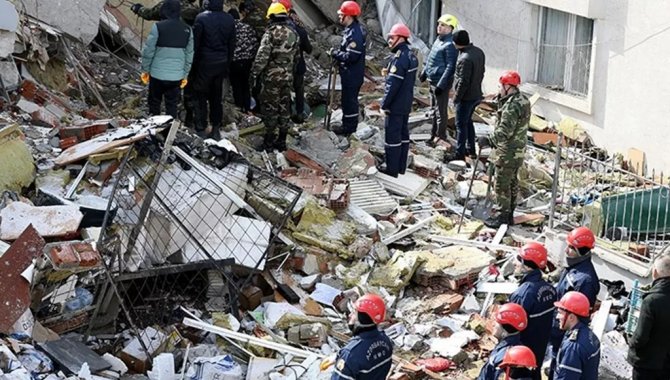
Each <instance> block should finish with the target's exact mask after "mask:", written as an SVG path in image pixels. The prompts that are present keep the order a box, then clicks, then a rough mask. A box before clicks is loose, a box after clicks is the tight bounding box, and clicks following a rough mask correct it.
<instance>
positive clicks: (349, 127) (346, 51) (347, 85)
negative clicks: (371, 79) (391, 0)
mask: <svg viewBox="0 0 670 380" xmlns="http://www.w3.org/2000/svg"><path fill="white" fill-rule="evenodd" d="M337 14H338V15H339V16H340V24H342V25H344V26H345V28H344V32H343V33H342V42H341V44H340V47H339V48H338V49H331V50H330V55H331V56H332V57H333V59H335V60H336V61H337V62H338V65H339V70H340V79H341V81H342V112H343V116H342V130H341V131H338V132H341V134H343V135H350V134H352V133H354V132H356V127H357V126H358V113H359V109H358V93H359V92H360V90H361V86H362V85H363V80H364V74H365V40H366V32H365V30H363V28H362V27H361V24H360V23H359V22H358V16H360V14H361V7H360V6H359V5H358V3H356V2H355V1H345V2H343V3H342V5H341V6H340V9H339V10H338V11H337Z"/></svg>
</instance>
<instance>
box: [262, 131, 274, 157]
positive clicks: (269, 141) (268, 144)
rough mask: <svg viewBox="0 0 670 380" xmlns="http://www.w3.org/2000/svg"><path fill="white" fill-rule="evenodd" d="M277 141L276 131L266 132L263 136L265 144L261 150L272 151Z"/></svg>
mask: <svg viewBox="0 0 670 380" xmlns="http://www.w3.org/2000/svg"><path fill="white" fill-rule="evenodd" d="M274 142H275V135H274V133H266V134H265V137H264V138H263V145H262V146H261V148H260V149H259V150H264V151H266V152H272V146H273V145H274Z"/></svg>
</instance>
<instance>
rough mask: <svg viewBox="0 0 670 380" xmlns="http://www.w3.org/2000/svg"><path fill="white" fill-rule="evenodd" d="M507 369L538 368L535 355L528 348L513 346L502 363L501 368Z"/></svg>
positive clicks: (506, 352)
mask: <svg viewBox="0 0 670 380" xmlns="http://www.w3.org/2000/svg"><path fill="white" fill-rule="evenodd" d="M505 367H526V368H535V367H537V361H536V360H535V354H534V353H533V351H532V350H531V349H530V348H528V347H526V346H512V347H510V348H508V349H507V351H505V356H504V357H503V361H502V362H501V363H500V368H505Z"/></svg>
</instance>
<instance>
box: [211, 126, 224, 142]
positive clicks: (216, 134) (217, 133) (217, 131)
mask: <svg viewBox="0 0 670 380" xmlns="http://www.w3.org/2000/svg"><path fill="white" fill-rule="evenodd" d="M209 138H210V139H213V140H216V141H219V140H221V127H212V132H210V134H209Z"/></svg>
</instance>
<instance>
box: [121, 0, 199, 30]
mask: <svg viewBox="0 0 670 380" xmlns="http://www.w3.org/2000/svg"><path fill="white" fill-rule="evenodd" d="M180 3H181V4H180V5H181V13H180V16H181V19H182V20H184V22H185V23H187V24H188V25H189V26H193V22H194V21H195V16H197V15H198V13H200V7H198V6H197V5H195V4H193V3H194V0H180ZM162 6H163V2H162V1H159V2H158V3H157V4H156V5H154V6H153V7H150V8H149V7H145V6H144V5H142V4H140V3H137V4H133V5H132V6H131V7H130V10H132V11H133V13H135V14H136V15H138V16H140V17H142V18H143V19H145V20H148V21H160V20H163V19H164V17H162V15H161V7H162Z"/></svg>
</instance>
